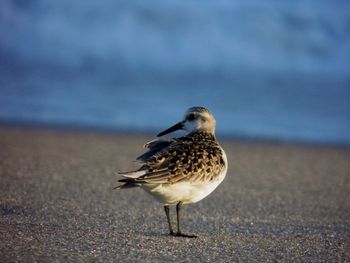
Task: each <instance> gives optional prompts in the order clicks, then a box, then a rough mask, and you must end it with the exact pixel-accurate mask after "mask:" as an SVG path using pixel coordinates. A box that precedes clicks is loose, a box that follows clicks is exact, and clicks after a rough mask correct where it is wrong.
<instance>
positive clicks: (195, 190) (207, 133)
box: [116, 107, 227, 237]
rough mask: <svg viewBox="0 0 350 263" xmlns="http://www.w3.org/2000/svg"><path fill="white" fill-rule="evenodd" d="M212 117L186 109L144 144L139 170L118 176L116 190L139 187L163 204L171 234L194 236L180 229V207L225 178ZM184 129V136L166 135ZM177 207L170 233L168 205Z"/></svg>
mask: <svg viewBox="0 0 350 263" xmlns="http://www.w3.org/2000/svg"><path fill="white" fill-rule="evenodd" d="M215 125H216V121H215V119H214V116H213V115H212V114H211V113H210V112H209V111H208V110H207V109H206V108H203V107H192V108H190V109H188V110H187V112H186V114H185V117H184V119H183V120H182V121H181V122H179V123H177V124H175V125H174V126H172V127H170V128H169V129H167V130H165V131H163V132H161V133H159V134H158V135H157V137H161V138H157V139H155V140H153V141H151V142H148V143H146V144H145V148H148V151H147V152H146V153H144V154H142V155H141V156H139V157H138V158H137V160H138V161H140V162H141V163H142V164H143V165H142V166H141V168H140V169H138V170H136V171H131V172H124V173H120V174H121V175H123V177H124V178H123V179H120V180H119V182H122V183H124V184H122V185H119V186H117V187H116V188H118V189H124V188H130V187H141V188H142V189H143V190H145V191H146V192H147V193H149V194H151V195H152V196H153V197H154V198H155V199H156V200H157V201H159V202H161V203H162V204H163V205H164V210H165V214H166V217H167V221H168V225H169V231H170V235H173V236H182V237H196V236H195V235H192V234H185V233H183V232H182V231H181V228H180V208H181V205H182V204H190V203H195V202H198V201H200V200H202V199H203V198H204V197H206V196H207V195H209V194H210V193H211V192H212V191H213V190H214V189H215V188H216V187H217V186H218V185H219V184H220V183H221V182H222V181H223V180H224V178H225V175H226V172H227V158H226V154H225V152H224V150H223V149H222V148H221V147H220V145H219V143H218V141H217V140H216V137H215ZM179 129H183V130H186V131H187V132H188V133H187V134H186V135H185V136H183V137H174V138H171V139H166V138H164V137H162V136H163V135H165V134H168V133H171V132H173V131H176V130H179ZM171 205H176V214H177V232H174V231H173V228H172V226H171V222H170V216H169V206H171Z"/></svg>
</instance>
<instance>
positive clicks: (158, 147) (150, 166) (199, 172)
mask: <svg viewBox="0 0 350 263" xmlns="http://www.w3.org/2000/svg"><path fill="white" fill-rule="evenodd" d="M146 147H148V148H149V151H148V152H146V153H145V154H143V155H141V156H140V157H138V160H140V161H142V162H144V165H143V166H142V167H141V168H140V169H138V170H137V171H134V172H128V173H122V175H123V176H124V177H127V178H125V179H122V180H120V181H121V182H133V183H141V184H142V183H155V184H159V183H170V184H171V183H176V182H181V181H184V180H186V181H190V182H192V183H196V182H205V181H210V180H212V179H214V178H215V177H216V176H218V175H219V174H220V172H221V170H222V169H223V167H224V163H223V162H224V161H223V160H222V157H221V150H220V148H219V147H218V146H216V145H215V147H212V146H208V145H204V144H203V145H201V144H194V143H193V142H192V141H191V140H181V139H177V140H172V141H160V140H157V141H152V142H151V143H149V144H148V145H146Z"/></svg>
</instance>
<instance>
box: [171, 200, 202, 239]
mask: <svg viewBox="0 0 350 263" xmlns="http://www.w3.org/2000/svg"><path fill="white" fill-rule="evenodd" d="M181 205H182V202H179V203H178V204H177V205H176V217H177V233H176V234H175V236H178V237H197V236H196V235H192V234H184V233H182V232H181V228H180V210H181Z"/></svg>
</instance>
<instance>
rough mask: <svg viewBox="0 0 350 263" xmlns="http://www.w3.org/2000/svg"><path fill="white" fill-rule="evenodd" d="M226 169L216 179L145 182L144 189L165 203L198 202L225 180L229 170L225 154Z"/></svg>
mask: <svg viewBox="0 0 350 263" xmlns="http://www.w3.org/2000/svg"><path fill="white" fill-rule="evenodd" d="M224 155H225V154H224ZM224 161H225V164H226V165H225V169H224V170H223V171H222V172H221V173H220V175H219V176H218V177H217V179H216V180H213V181H211V182H205V183H189V182H180V183H175V184H144V185H142V186H141V187H142V189H144V190H145V191H146V192H147V193H149V194H151V195H152V196H153V197H154V198H155V199H156V200H157V201H159V202H161V203H162V204H164V205H176V204H177V203H179V202H182V203H183V204H190V203H196V202H198V201H200V200H202V199H203V198H204V197H206V196H207V195H209V194H210V193H211V192H213V191H214V190H215V188H216V187H218V185H219V184H220V183H221V182H222V181H223V180H224V178H225V176H226V172H227V159H226V156H224Z"/></svg>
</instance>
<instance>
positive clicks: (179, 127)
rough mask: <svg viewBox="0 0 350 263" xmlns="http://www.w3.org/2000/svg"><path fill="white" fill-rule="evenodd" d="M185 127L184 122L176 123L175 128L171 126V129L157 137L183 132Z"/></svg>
mask: <svg viewBox="0 0 350 263" xmlns="http://www.w3.org/2000/svg"><path fill="white" fill-rule="evenodd" d="M183 127H184V125H183V123H182V122H179V123H176V124H175V125H174V126H171V127H170V128H169V129H166V130H165V131H162V132H161V133H159V134H158V135H157V137H160V136H163V135H165V134H168V133H171V132H173V131H177V130H181V129H182V128H183Z"/></svg>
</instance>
